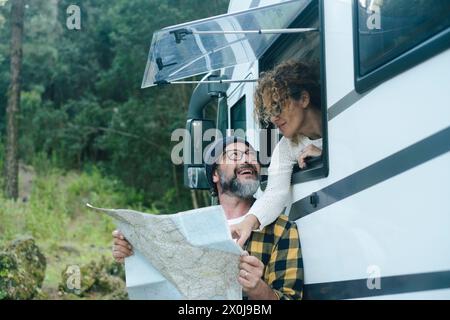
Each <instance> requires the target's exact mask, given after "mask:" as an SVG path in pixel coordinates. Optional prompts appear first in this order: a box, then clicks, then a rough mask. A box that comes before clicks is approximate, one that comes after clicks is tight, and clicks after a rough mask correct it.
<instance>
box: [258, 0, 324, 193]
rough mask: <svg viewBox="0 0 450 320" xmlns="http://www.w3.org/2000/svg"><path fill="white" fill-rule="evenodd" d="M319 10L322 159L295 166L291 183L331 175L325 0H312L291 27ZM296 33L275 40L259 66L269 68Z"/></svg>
mask: <svg viewBox="0 0 450 320" xmlns="http://www.w3.org/2000/svg"><path fill="white" fill-rule="evenodd" d="M314 10H318V15H319V31H318V32H319V50H320V54H319V60H320V91H321V102H322V161H321V164H320V165H319V166H317V167H316V166H315V167H313V168H310V169H305V170H300V168H299V167H298V164H296V165H295V166H294V169H293V173H292V178H291V185H295V184H299V183H303V182H307V181H312V180H317V179H320V178H326V177H328V175H329V154H328V110H327V94H326V92H327V90H326V83H327V81H326V63H325V34H324V28H325V22H324V0H316V1H315V2H312V5H311V7H308V8H307V9H305V11H303V12H302V13H301V14H300V15H299V16H298V17H297V18H296V19H295V20H294V21H293V23H292V24H291V25H290V26H289V28H299V27H306V26H305V25H302V23H304V19H305V17H306V16H307V15H308V14H311V13H312V12H314ZM294 37H295V34H282V35H280V37H279V38H278V39H277V40H276V41H275V42H274V44H273V45H272V46H271V47H270V48H269V49H268V50H267V52H266V53H265V54H264V55H263V56H262V57H261V59H260V63H259V67H260V70H259V72H261V71H264V70H266V69H267V65H270V63H269V62H270V61H273V59H274V57H275V56H277V53H278V52H280V51H282V50H283V49H284V48H285V47H286V43H289V40H290V39H292V38H294Z"/></svg>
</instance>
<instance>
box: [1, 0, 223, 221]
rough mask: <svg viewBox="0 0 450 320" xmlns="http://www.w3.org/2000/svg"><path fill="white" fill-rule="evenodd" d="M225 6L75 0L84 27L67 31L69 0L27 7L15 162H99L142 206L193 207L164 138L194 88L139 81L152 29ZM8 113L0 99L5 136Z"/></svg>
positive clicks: (5, 16)
mask: <svg viewBox="0 0 450 320" xmlns="http://www.w3.org/2000/svg"><path fill="white" fill-rule="evenodd" d="M228 2H229V1H228V0H214V1H199V0H183V1H180V0H166V1H161V0H135V1H112V2H111V1H107V0H86V1H80V3H78V5H79V6H80V7H81V30H80V31H73V30H68V29H67V28H66V18H67V13H66V8H67V7H68V6H69V5H71V4H73V1H70V0H60V1H48V0H33V1H27V4H28V6H27V8H26V12H25V34H24V41H23V68H22V79H23V83H22V97H21V117H20V141H19V145H20V158H21V159H22V160H23V161H24V162H26V163H28V164H31V163H33V162H36V161H37V163H35V165H37V167H36V169H37V170H38V171H39V170H47V171H48V170H50V169H51V168H52V167H58V168H61V169H65V170H70V169H77V170H83V169H84V168H86V167H89V166H90V165H91V164H95V165H97V166H98V167H100V168H101V170H102V172H105V173H107V174H108V175H111V176H115V177H117V178H119V179H120V180H121V181H122V182H124V183H125V184H126V185H127V186H130V187H132V188H133V189H136V190H139V191H138V193H139V194H140V195H143V196H142V198H140V197H138V198H139V200H138V201H139V203H142V204H143V205H145V206H147V207H152V206H153V207H155V208H157V209H158V210H161V211H162V212H174V211H179V210H186V209H190V208H191V207H192V204H191V197H190V194H189V191H188V190H186V189H185V188H184V187H183V179H182V177H183V175H182V168H181V167H176V168H173V165H172V163H171V159H170V151H171V147H172V146H173V143H172V142H171V141H170V135H171V132H172V131H173V130H174V129H176V128H183V127H184V126H185V120H186V119H185V117H186V111H187V106H188V102H189V97H190V94H191V92H192V89H193V87H192V86H177V87H169V88H163V89H159V88H152V89H147V90H141V89H140V84H141V81H142V76H143V72H144V68H145V64H146V62H147V55H148V50H149V44H150V41H151V35H152V33H153V32H154V31H156V30H158V29H161V28H163V27H165V26H169V25H173V24H178V23H182V22H186V21H190V20H195V19H200V18H205V17H208V16H212V15H215V14H220V13H224V12H225V11H226V8H227V5H228ZM9 10H10V5H9V3H7V4H6V5H5V6H3V7H2V6H0V92H6V91H7V89H8V86H9V63H10V61H9V37H10V23H9V22H10V21H9ZM5 108H6V95H0V133H1V134H4V132H5V131H4V130H5V119H4V115H5V114H4V111H5ZM47 158H49V159H51V161H50V162H48V161H47V160H46V159H47ZM45 166H47V167H45Z"/></svg>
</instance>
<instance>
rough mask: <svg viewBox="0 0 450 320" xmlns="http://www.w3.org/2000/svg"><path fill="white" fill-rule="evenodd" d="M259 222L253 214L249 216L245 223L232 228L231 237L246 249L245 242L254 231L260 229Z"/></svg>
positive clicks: (242, 222)
mask: <svg viewBox="0 0 450 320" xmlns="http://www.w3.org/2000/svg"><path fill="white" fill-rule="evenodd" d="M258 227H259V221H258V218H257V217H255V216H254V215H252V214H249V215H247V216H246V217H245V218H244V220H243V221H241V222H240V223H237V224H234V225H231V226H230V231H231V237H232V238H233V239H238V241H237V243H238V245H240V246H241V248H243V247H244V244H245V241H247V239H248V238H249V237H250V235H251V234H252V231H253V230H255V229H258Z"/></svg>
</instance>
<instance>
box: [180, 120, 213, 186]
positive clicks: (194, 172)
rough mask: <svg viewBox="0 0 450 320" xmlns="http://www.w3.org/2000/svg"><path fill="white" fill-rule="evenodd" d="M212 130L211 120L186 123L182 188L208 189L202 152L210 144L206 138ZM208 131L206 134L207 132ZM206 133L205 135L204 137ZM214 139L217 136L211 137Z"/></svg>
mask: <svg viewBox="0 0 450 320" xmlns="http://www.w3.org/2000/svg"><path fill="white" fill-rule="evenodd" d="M211 129H212V130H215V129H216V126H215V123H214V121H212V120H206V119H188V120H187V122H186V130H187V131H186V134H187V135H188V136H187V137H186V136H185V137H184V143H185V145H184V151H183V160H184V186H185V187H187V188H190V189H203V190H207V189H210V186H209V183H208V180H207V178H206V170H205V166H204V159H203V152H204V151H205V148H206V147H207V146H208V145H209V144H210V143H211V142H212V141H211V140H209V138H210V137H208V136H209V135H210V134H208V133H211V132H212V131H211ZM207 131H208V132H207ZM205 133H206V135H205ZM213 136H214V137H215V136H217V135H213Z"/></svg>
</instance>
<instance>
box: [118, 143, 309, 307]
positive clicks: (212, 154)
mask: <svg viewBox="0 0 450 320" xmlns="http://www.w3.org/2000/svg"><path fill="white" fill-rule="evenodd" d="M205 162H206V165H205V167H206V175H207V178H208V180H209V183H210V185H211V187H212V189H213V190H214V192H215V193H216V194H217V196H218V198H219V202H220V205H221V206H222V208H223V210H224V212H225V216H226V218H227V220H228V223H229V225H232V224H236V223H239V222H240V221H242V220H243V219H244V217H245V215H246V213H247V212H248V211H249V209H250V207H251V206H252V204H253V202H254V201H255V199H254V198H253V195H254V194H255V192H256V191H257V189H258V187H259V177H260V169H261V167H260V165H259V163H258V159H257V153H256V151H255V150H254V149H253V148H252V147H251V146H250V144H249V143H248V142H247V141H245V140H243V139H241V138H238V137H227V138H225V139H219V140H217V141H215V142H214V143H213V144H212V145H211V146H210V147H209V149H208V150H207V152H206V155H205ZM113 236H114V246H113V256H114V258H115V259H116V261H119V262H122V261H123V259H124V258H125V257H128V256H130V255H131V254H132V247H131V245H130V244H129V243H128V242H127V241H126V239H124V237H123V235H122V234H121V233H120V232H119V231H118V230H116V231H114V232H113ZM244 249H245V250H246V252H245V254H244V255H242V256H241V258H240V264H239V274H238V282H239V283H240V284H241V285H242V288H243V291H244V294H245V295H246V296H247V297H248V298H249V299H252V300H278V299H301V298H302V293H303V261H302V255H301V249H300V241H299V235H298V231H297V226H296V224H295V223H293V222H290V221H288V220H287V218H286V216H284V215H281V216H280V217H279V218H278V219H277V220H275V222H273V223H272V224H270V225H268V226H266V227H265V228H264V229H262V230H260V231H254V232H253V233H252V234H251V236H250V238H249V239H248V241H247V242H246V243H245V245H244Z"/></svg>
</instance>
